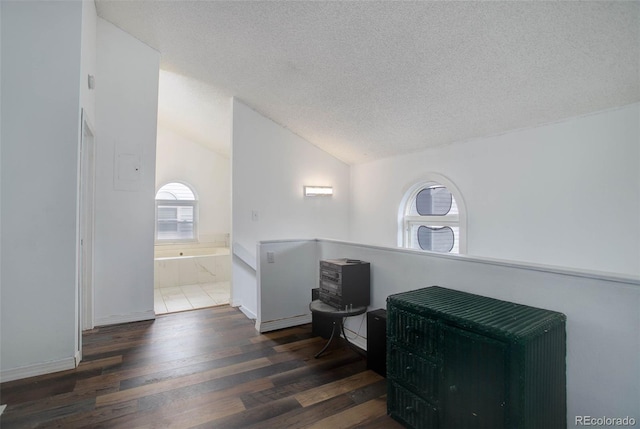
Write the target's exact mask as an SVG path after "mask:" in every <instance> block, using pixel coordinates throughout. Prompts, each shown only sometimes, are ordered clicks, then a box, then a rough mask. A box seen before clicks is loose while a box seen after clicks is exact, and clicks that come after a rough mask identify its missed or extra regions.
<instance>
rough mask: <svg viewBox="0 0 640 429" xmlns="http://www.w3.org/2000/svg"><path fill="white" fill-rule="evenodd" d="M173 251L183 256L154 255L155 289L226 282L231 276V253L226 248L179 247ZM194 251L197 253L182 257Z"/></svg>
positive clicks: (167, 252)
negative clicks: (179, 248)
mask: <svg viewBox="0 0 640 429" xmlns="http://www.w3.org/2000/svg"><path fill="white" fill-rule="evenodd" d="M171 252H174V251H173V250H172V251H171ZM175 252H178V253H177V255H180V253H183V256H175V257H156V259H155V265H154V287H155V288H166V287H178V286H186V285H194V284H207V283H216V282H225V281H229V279H230V277H231V256H230V255H229V249H228V248H223V247H218V248H211V249H206V248H199V249H196V250H194V249H182V250H175ZM214 252H215V253H214ZM156 253H157V254H162V255H163V256H165V255H168V254H170V253H169V251H168V249H163V250H162V251H161V252H158V251H156ZM202 253H205V254H204V255H203V254H202ZM194 254H195V255H199V256H184V255H194Z"/></svg>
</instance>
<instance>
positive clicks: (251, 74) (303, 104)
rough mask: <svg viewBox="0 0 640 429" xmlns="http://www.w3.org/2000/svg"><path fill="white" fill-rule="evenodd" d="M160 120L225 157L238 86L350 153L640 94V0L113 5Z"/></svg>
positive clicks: (110, 11) (490, 129)
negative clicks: (149, 82) (145, 72)
mask: <svg viewBox="0 0 640 429" xmlns="http://www.w3.org/2000/svg"><path fill="white" fill-rule="evenodd" d="M96 7H97V11H98V15H99V16H100V17H102V18H104V19H106V20H107V21H110V22H112V23H114V24H115V25H117V26H118V27H120V28H122V29H123V30H125V31H126V32H128V33H130V34H131V35H133V36H134V37H136V38H138V39H139V40H141V41H143V42H144V43H146V44H148V45H149V46H151V47H153V48H154V49H156V50H158V51H159V52H160V54H161V69H162V70H161V76H160V100H159V104H160V107H159V121H160V122H161V123H162V124H163V126H166V127H169V128H172V129H173V130H174V131H177V132H180V133H182V134H184V135H185V136H187V137H188V138H190V139H192V140H193V141H196V142H198V143H201V144H204V145H206V146H208V147H211V148H212V149H214V150H216V151H218V152H220V153H223V154H228V153H229V145H230V117H231V112H230V97H237V98H238V99H240V100H241V101H243V102H244V103H246V104H247V105H249V106H251V107H252V108H254V109H256V110H257V111H259V112H261V113H262V114H264V115H265V116H267V117H269V118H271V119H273V120H274V121H276V122H278V123H279V124H281V125H283V126H285V127H287V128H288V129H290V130H291V131H292V132H294V133H296V134H298V135H300V136H302V137H303V138H305V139H306V140H308V141H309V142H311V143H313V144H315V145H317V146H318V147H320V148H322V149H323V150H325V151H327V152H329V153H331V154H333V155H334V156H336V157H337V158H339V159H341V160H343V161H345V162H347V163H361V162H367V161H371V160H375V159H378V158H382V157H387V156H393V155H397V154H401V153H408V152H414V151H419V150H422V149H425V148H427V147H432V146H438V145H445V144H449V143H453V142H458V141H464V140H469V139H474V138H477V137H482V136H487V135H493V134H498V133H502V132H505V131H508V130H512V129H519V128H526V127H532V126H536V125H539V124H543V123H548V122H553V121H557V120H560V119H563V118H568V117H572V116H578V115H582V114H586V113H590V112H594V111H598V110H603V109H608V108H613V107H618V106H622V105H626V104H630V103H633V102H637V101H639V100H640V69H639V62H640V3H639V2H637V1H630V2H622V1H614V2H601V1H594V2H574V1H570V2H569V1H567V2H564V1H559V2H533V1H509V2H465V1H462V2H457V1H456V2H453V1H452V2H448V1H444V2H443V1H437V2H432V1H417V2H396V1H371V2H369V1H366V2H365V1H348V2H347V1H110V0H97V1H96Z"/></svg>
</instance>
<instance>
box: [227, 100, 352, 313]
mask: <svg viewBox="0 0 640 429" xmlns="http://www.w3.org/2000/svg"><path fill="white" fill-rule="evenodd" d="M232 144H233V146H232V213H233V214H232V242H233V245H234V246H236V247H237V246H241V247H242V248H244V249H246V250H247V251H248V252H249V253H250V254H251V255H252V256H253V259H254V261H255V252H256V245H257V243H258V241H261V240H269V239H287V238H305V237H328V238H337V239H344V238H346V237H347V234H348V216H349V167H348V166H347V165H346V164H344V163H343V162H341V161H339V160H337V159H336V158H334V157H332V156H330V155H328V154H327V153H325V152H323V151H321V150H320V149H318V148H317V147H316V146H313V145H312V144H310V143H308V142H307V141H305V140H303V139H302V138H301V137H299V136H297V135H295V134H293V133H292V132H291V131H289V130H287V129H285V128H283V127H282V126H280V125H278V124H276V123H275V122H273V121H271V120H270V119H268V118H265V117H264V116H262V115H261V114H259V113H258V112H256V111H254V110H252V109H251V108H249V107H247V106H246V105H244V104H243V103H242V102H240V101H238V100H236V99H234V100H233V128H232ZM304 185H331V186H333V188H334V195H333V197H331V198H304V197H303V195H302V189H303V186H304ZM252 212H256V215H257V219H256V220H253V219H254V217H252ZM233 261H234V263H233V264H234V268H233V291H232V295H233V303H234V305H242V306H252V305H253V304H252V303H251V301H252V298H249V299H247V300H246V301H245V300H243V301H242V302H239V297H255V296H256V283H255V279H251V276H247V275H246V274H247V273H246V272H242V273H241V272H240V271H239V270H240V269H239V265H238V264H242V262H241V261H239V260H238V258H233ZM254 265H255V264H254ZM245 268H246V267H243V269H245ZM240 279H244V281H243V282H242V283H240V281H239V280H240ZM254 302H255V301H254ZM248 310H249V311H251V312H253V313H254V314H255V312H256V308H255V307H249V308H248Z"/></svg>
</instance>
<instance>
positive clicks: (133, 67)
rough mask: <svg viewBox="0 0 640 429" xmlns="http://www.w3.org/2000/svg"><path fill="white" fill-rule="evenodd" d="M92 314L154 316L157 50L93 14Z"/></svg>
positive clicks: (100, 320)
mask: <svg viewBox="0 0 640 429" xmlns="http://www.w3.org/2000/svg"><path fill="white" fill-rule="evenodd" d="M97 29H98V33H97V69H98V76H97V77H96V124H95V126H96V130H97V133H96V134H97V135H96V143H97V147H96V188H95V201H96V204H95V211H96V216H95V238H94V258H95V263H94V267H95V271H94V285H95V286H94V305H95V310H94V319H95V324H96V325H104V324H111V323H121V322H128V321H133V320H143V319H149V318H153V317H154V316H155V315H154V312H153V244H154V218H155V214H154V213H155V203H154V199H155V146H156V129H157V111H158V73H159V61H160V57H159V54H158V52H156V51H154V50H153V49H151V48H149V47H148V46H146V45H144V44H143V43H141V42H140V41H138V40H137V39H135V38H133V37H132V36H130V35H128V34H127V33H125V32H123V31H122V30H120V29H118V28H116V27H115V26H114V25H112V24H110V23H108V22H107V21H105V20H103V19H100V18H98V26H97Z"/></svg>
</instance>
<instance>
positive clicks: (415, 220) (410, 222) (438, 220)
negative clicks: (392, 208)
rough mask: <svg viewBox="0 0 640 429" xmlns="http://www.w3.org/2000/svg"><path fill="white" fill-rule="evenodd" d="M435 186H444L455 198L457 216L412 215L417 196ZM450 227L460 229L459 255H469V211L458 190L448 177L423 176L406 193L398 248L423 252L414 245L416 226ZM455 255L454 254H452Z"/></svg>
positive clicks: (402, 207)
mask: <svg viewBox="0 0 640 429" xmlns="http://www.w3.org/2000/svg"><path fill="white" fill-rule="evenodd" d="M433 186H444V187H445V188H447V190H448V191H449V192H450V193H451V195H452V196H453V199H454V200H455V204H456V205H457V208H458V213H457V214H447V215H443V216H421V215H415V214H413V213H412V204H413V201H415V199H416V197H417V195H418V194H419V193H420V191H422V190H423V189H425V188H429V187H433ZM419 225H424V226H432V227H433V226H449V227H457V228H458V236H457V248H458V251H457V253H458V254H465V253H467V209H466V205H465V202H464V199H463V198H462V194H461V193H460V191H459V190H458V188H457V187H456V186H455V185H454V184H453V182H451V181H450V180H449V179H447V178H446V177H444V176H442V175H440V174H436V173H429V174H426V175H424V176H423V178H422V180H420V181H419V182H417V183H415V184H413V185H412V186H410V187H409V188H408V189H407V190H406V191H405V193H404V195H403V197H402V200H401V202H400V206H399V210H398V247H405V248H409V249H417V250H421V249H420V246H418V245H417V243H414V242H413V241H414V240H413V236H412V234H411V231H412V228H413V227H415V226H419ZM450 253H454V252H450Z"/></svg>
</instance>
